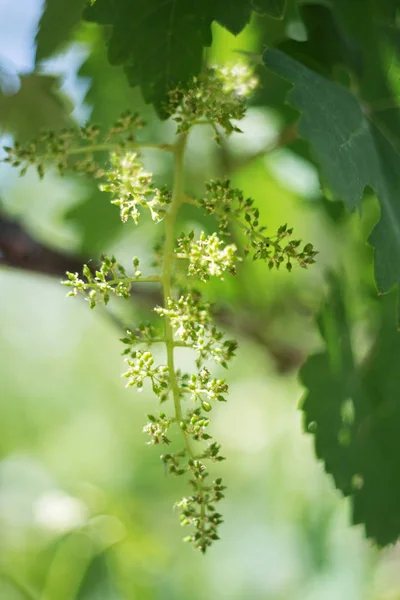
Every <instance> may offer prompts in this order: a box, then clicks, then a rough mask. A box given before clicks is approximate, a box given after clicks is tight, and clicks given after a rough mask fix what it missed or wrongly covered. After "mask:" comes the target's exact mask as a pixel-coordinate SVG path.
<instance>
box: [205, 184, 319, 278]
mask: <svg viewBox="0 0 400 600" xmlns="http://www.w3.org/2000/svg"><path fill="white" fill-rule="evenodd" d="M198 203H199V206H201V207H202V208H203V210H204V211H205V212H206V213H207V214H209V215H215V216H216V218H217V219H218V222H219V231H220V234H223V235H226V236H229V232H228V225H229V222H230V221H233V222H236V223H237V224H238V225H239V226H240V227H241V229H242V230H243V231H244V233H245V236H246V238H247V244H246V246H245V250H244V251H245V254H246V255H247V254H249V253H252V256H253V260H259V259H260V260H264V261H266V262H267V264H268V267H269V268H270V269H272V268H274V267H276V268H277V269H279V267H280V265H281V264H282V263H285V265H286V268H287V270H288V271H291V270H292V267H293V261H294V262H296V263H297V264H298V265H299V266H300V267H302V268H303V269H306V268H307V267H308V266H309V265H312V264H314V263H315V260H314V259H315V256H316V255H317V254H318V253H317V252H316V251H315V250H314V247H313V245H312V244H305V245H304V246H303V248H302V249H300V246H301V241H300V240H289V241H288V238H290V236H291V235H292V233H293V228H288V227H287V225H286V224H285V225H282V226H281V227H279V229H278V231H277V232H276V234H275V235H273V236H267V235H265V232H266V229H267V228H266V227H264V226H262V225H260V222H259V218H260V212H259V210H258V208H256V207H255V206H254V200H253V199H252V198H245V197H244V195H243V192H242V191H241V190H238V189H235V188H231V186H230V182H229V180H227V179H225V180H223V181H211V182H210V183H208V184H207V186H206V195H205V197H204V198H201V199H200V200H199V201H198Z"/></svg>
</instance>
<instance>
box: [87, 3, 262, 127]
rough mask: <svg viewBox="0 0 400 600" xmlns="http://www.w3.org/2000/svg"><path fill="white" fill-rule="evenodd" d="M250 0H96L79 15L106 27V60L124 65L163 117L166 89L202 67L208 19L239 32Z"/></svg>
mask: <svg viewBox="0 0 400 600" xmlns="http://www.w3.org/2000/svg"><path fill="white" fill-rule="evenodd" d="M250 13H251V9H250V4H249V0H230V1H226V0H217V1H216V2H214V1H213V0H135V1H134V2H132V1H131V0H115V1H113V2H112V1H111V0H96V2H95V4H94V5H93V6H88V7H87V8H86V10H85V11H84V16H85V18H86V19H87V20H88V21H92V22H96V23H99V24H102V25H111V26H112V33H111V37H110V40H109V47H108V59H109V61H110V63H111V64H113V65H123V67H124V69H125V72H126V74H127V77H128V80H129V82H130V85H132V86H135V85H140V86H141V89H142V93H143V97H144V98H145V100H146V102H148V103H153V104H154V105H155V106H156V107H157V110H158V112H159V114H160V115H162V116H166V112H165V108H164V104H165V102H166V101H167V98H168V91H169V90H171V89H173V88H175V87H176V86H177V85H178V84H182V85H184V84H186V83H187V81H188V80H190V79H191V78H192V77H193V76H194V75H197V74H198V73H199V72H200V70H201V67H202V62H203V49H204V47H206V46H209V45H210V44H211V41H212V35H211V23H212V22H213V21H218V22H219V23H220V24H222V25H223V26H224V27H226V28H227V29H229V30H230V31H231V32H232V33H234V34H237V33H239V32H240V31H241V30H242V29H243V28H244V27H245V25H246V24H247V23H248V22H249V19H250Z"/></svg>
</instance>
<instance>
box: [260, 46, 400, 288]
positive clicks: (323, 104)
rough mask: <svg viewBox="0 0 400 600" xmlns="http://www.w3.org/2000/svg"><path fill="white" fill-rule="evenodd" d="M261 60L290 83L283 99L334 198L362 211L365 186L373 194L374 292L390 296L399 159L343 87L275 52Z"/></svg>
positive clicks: (395, 268)
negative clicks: (376, 208) (294, 112)
mask: <svg viewBox="0 0 400 600" xmlns="http://www.w3.org/2000/svg"><path fill="white" fill-rule="evenodd" d="M263 60H264V62H265V64H266V65H267V66H268V67H269V68H270V69H272V70H273V71H275V72H276V73H278V74H279V75H280V76H281V77H283V78H285V79H287V80H288V81H290V82H291V83H292V84H293V90H292V91H291V92H290V93H289V96H288V99H289V102H290V103H291V104H292V106H294V107H295V108H297V109H298V110H299V111H300V112H301V114H302V116H301V118H300V121H299V127H298V130H299V133H300V135H301V136H302V137H304V138H306V139H307V140H308V141H309V143H310V144H311V147H312V151H313V153H314V154H315V156H316V159H317V161H318V163H319V165H320V167H321V172H322V177H323V179H324V180H325V182H326V183H327V184H328V185H329V186H330V187H331V189H332V191H333V193H334V195H335V196H336V197H337V198H338V199H341V200H343V201H345V202H346V204H347V206H348V208H349V209H350V210H352V209H354V208H358V209H360V208H361V199H362V196H363V193H364V190H365V188H366V187H367V186H371V187H372V188H373V189H374V190H375V192H376V194H377V196H378V198H379V201H380V206H381V218H380V221H379V223H378V224H377V225H376V226H375V228H374V230H373V232H372V234H371V236H370V238H369V241H370V243H371V244H372V246H373V247H374V249H375V278H376V282H377V285H378V289H379V291H380V292H382V293H384V292H387V291H389V290H390V288H391V287H392V286H393V285H395V284H399V283H400V205H399V203H398V189H399V184H400V155H399V154H398V153H397V151H396V150H395V149H394V147H393V146H392V145H391V143H390V142H389V141H388V140H387V139H386V138H385V137H384V136H383V135H382V133H381V132H380V131H379V130H378V129H377V127H376V126H375V125H374V124H373V123H372V122H371V121H370V120H369V119H368V118H367V116H366V115H365V110H364V108H363V107H362V106H361V105H360V103H359V102H358V100H357V99H356V98H355V96H353V95H352V94H351V93H350V92H348V91H347V90H346V89H345V88H343V87H342V86H339V85H337V84H335V83H332V82H330V81H328V80H327V79H324V78H323V77H321V76H320V75H318V74H316V73H314V72H313V71H311V70H309V69H308V68H306V67H305V66H303V65H302V64H300V63H299V62H297V61H295V60H293V59H292V58H290V57H289V56H287V55H285V54H283V53H282V52H280V51H279V50H267V51H266V52H265V53H264V56H263Z"/></svg>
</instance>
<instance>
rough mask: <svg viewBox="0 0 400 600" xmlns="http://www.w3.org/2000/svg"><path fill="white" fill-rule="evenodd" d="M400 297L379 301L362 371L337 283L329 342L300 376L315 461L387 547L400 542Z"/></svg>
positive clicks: (323, 321) (326, 322)
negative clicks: (397, 309) (399, 316)
mask: <svg viewBox="0 0 400 600" xmlns="http://www.w3.org/2000/svg"><path fill="white" fill-rule="evenodd" d="M395 303H396V297H395V294H389V295H388V296H386V297H385V298H380V299H379V301H378V304H379V309H380V316H381V324H380V329H379V331H378V334H377V337H376V340H375V343H374V345H373V348H372V351H370V353H369V356H368V358H367V360H366V361H364V362H363V363H362V364H360V365H357V364H356V361H355V358H354V353H353V343H352V339H351V338H352V336H351V331H350V326H349V322H348V316H347V310H346V306H345V303H344V300H343V291H342V289H341V285H340V283H339V280H338V278H336V277H333V276H332V277H331V282H330V295H329V297H328V299H327V301H326V305H325V306H324V308H323V310H322V312H321V314H320V316H319V319H318V322H319V327H320V331H321V335H322V337H323V340H324V342H325V344H326V350H325V351H324V352H323V353H319V354H315V355H313V356H311V357H310V358H308V360H307V361H306V363H305V364H304V365H303V367H302V368H301V370H300V379H301V382H302V384H303V385H304V386H305V388H306V393H305V396H304V399H303V403H302V410H303V413H304V426H305V429H306V431H309V432H312V435H313V436H314V442H315V451H316V454H317V457H318V458H319V459H321V460H323V461H324V464H325V469H326V471H327V472H328V473H330V474H331V475H333V478H334V481H335V484H336V486H337V487H338V488H339V489H340V490H341V491H342V492H343V494H344V495H345V496H349V497H350V500H351V504H352V512H353V522H354V523H355V524H359V523H362V524H364V526H365V531H366V535H367V536H368V537H370V538H372V539H374V540H375V541H376V542H377V543H378V544H379V545H381V546H384V545H387V544H390V543H393V542H395V541H396V540H397V539H398V537H399V536H400V512H399V508H398V507H399V505H400V470H399V468H398V457H399V455H400V437H399V435H398V431H399V427H400V404H399V401H398V399H399V386H400V373H399V369H398V364H399V362H400V334H399V333H398V332H397V331H396V330H395V328H394V327H393V311H394V304H395Z"/></svg>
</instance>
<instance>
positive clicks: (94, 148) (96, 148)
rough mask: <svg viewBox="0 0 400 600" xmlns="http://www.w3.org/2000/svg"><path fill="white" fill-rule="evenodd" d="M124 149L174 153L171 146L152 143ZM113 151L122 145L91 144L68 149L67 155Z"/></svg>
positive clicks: (140, 143) (133, 144) (130, 145)
mask: <svg viewBox="0 0 400 600" xmlns="http://www.w3.org/2000/svg"><path fill="white" fill-rule="evenodd" d="M122 147H123V148H125V147H126V148H129V149H132V150H140V149H143V150H147V149H150V150H165V151H166V152H174V146H173V145H171V144H152V143H150V142H126V143H124V144H123V145H122ZM111 150H121V143H109V144H107V143H104V144H91V145H88V146H77V147H75V148H67V154H68V155H70V154H84V153H85V152H110V151H111Z"/></svg>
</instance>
